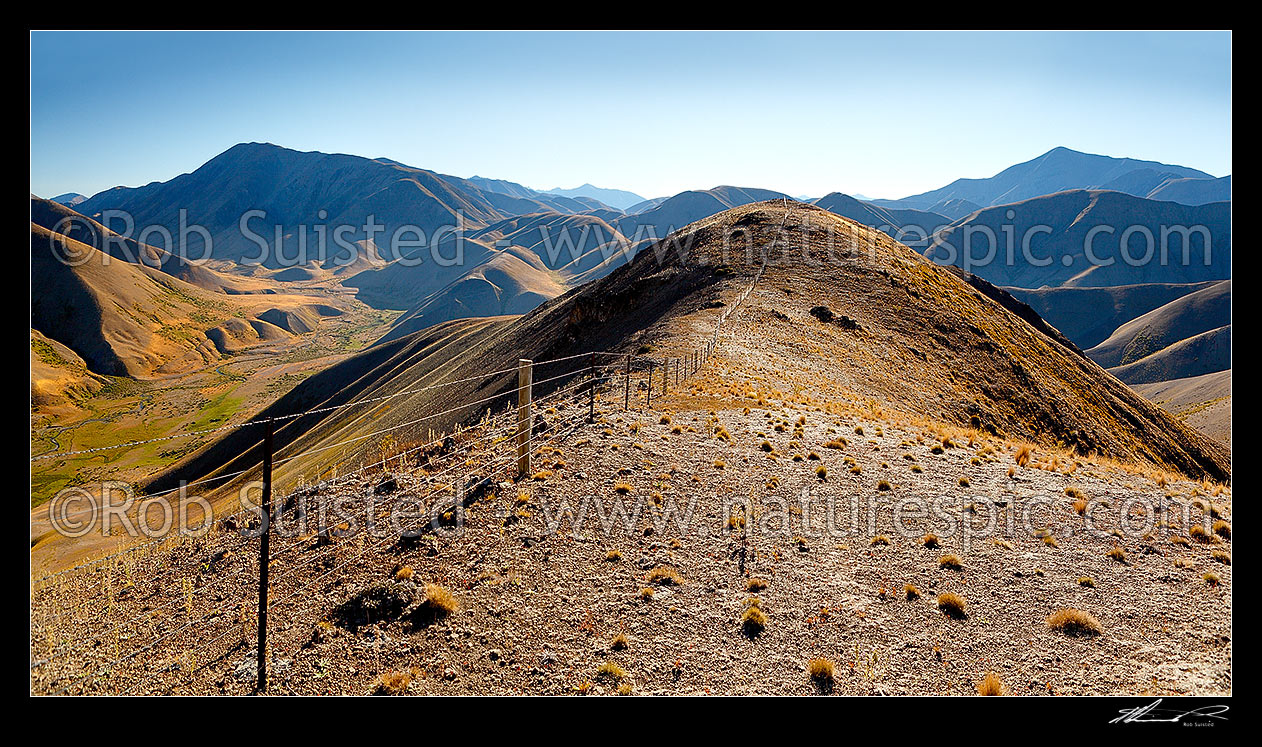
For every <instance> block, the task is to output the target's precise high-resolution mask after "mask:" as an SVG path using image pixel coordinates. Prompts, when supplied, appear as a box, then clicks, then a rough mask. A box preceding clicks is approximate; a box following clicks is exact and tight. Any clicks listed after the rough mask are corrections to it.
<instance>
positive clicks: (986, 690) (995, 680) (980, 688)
mask: <svg viewBox="0 0 1262 747" xmlns="http://www.w3.org/2000/svg"><path fill="white" fill-rule="evenodd" d="M1007 693H1008V689H1007V688H1006V687H1004V685H1003V680H1001V679H999V675H997V674H995V673H994V672H987V673H986V676H985V677H982V681H981V682H978V683H977V694H978V695H992V696H993V695H1007Z"/></svg>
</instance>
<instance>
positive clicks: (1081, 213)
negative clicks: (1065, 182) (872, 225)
mask: <svg viewBox="0 0 1262 747" xmlns="http://www.w3.org/2000/svg"><path fill="white" fill-rule="evenodd" d="M1128 232H1129V235H1128ZM1185 235H1186V236H1187V238H1186V239H1185ZM1123 236H1127V241H1128V242H1129V243H1128V247H1129V249H1128V254H1124V253H1123V252H1122V251H1121V249H1120V248H1119V245H1120V242H1121V238H1122V237H1123ZM1149 236H1150V237H1151V239H1152V242H1151V244H1149V243H1148V239H1147V238H1146V237H1149ZM1163 237H1164V247H1165V251H1164V252H1163V250H1162V247H1163ZM1027 241H1028V252H1027V251H1025V250H1024V249H1023V246H1024V245H1025V243H1026V242H1027ZM1185 241H1187V243H1188V246H1189V248H1188V249H1187V251H1186V254H1185V245H1184V242H1185ZM1207 244H1208V249H1209V251H1206V245H1207ZM1088 246H1090V251H1091V254H1090V255H1088V253H1087V251H1088ZM1149 249H1151V252H1149V251H1148V250H1149ZM925 256H926V257H929V258H930V259H932V260H933V261H935V262H938V263H941V264H954V265H957V266H960V267H963V268H964V269H966V270H969V271H971V272H973V273H974V274H977V275H981V276H982V277H984V278H986V279H987V280H989V281H990V282H992V283H995V284H996V285H1002V286H1018V287H1021V288H1040V287H1043V286H1049V287H1055V286H1060V285H1069V286H1080V287H1081V286H1095V287H1098V286H1110V285H1132V284H1138V283H1191V282H1200V281H1204V280H1226V279H1227V278H1228V277H1230V275H1231V204H1230V203H1226V202H1216V203H1212V204H1209V205H1199V206H1190V205H1179V204H1177V203H1173V202H1161V201H1158V200H1145V199H1143V198H1140V197H1134V196H1131V195H1127V194H1123V193H1121V192H1101V191H1086V190H1077V191H1071V192H1059V193H1057V194H1051V195H1046V196H1044V197H1037V198H1035V199H1031V200H1026V201H1024V202H1019V203H1014V204H1011V205H1001V206H999V207H992V208H987V209H985V210H982V211H980V212H977V213H974V214H972V215H970V216H969V217H967V218H965V219H964V220H962V221H958V222H956V223H955V224H953V225H952V226H951V227H950V228H947V229H945V230H943V231H942V232H940V233H939V234H938V235H936V236H934V237H933V242H932V244H931V246H930V247H929V249H927V250H926V251H925ZM1185 256H1186V260H1185ZM1128 257H1129V259H1128Z"/></svg>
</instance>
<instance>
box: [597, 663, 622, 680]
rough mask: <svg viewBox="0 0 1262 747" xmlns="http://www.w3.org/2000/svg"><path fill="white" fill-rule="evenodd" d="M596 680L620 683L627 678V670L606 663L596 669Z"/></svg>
mask: <svg viewBox="0 0 1262 747" xmlns="http://www.w3.org/2000/svg"><path fill="white" fill-rule="evenodd" d="M596 678H597V679H601V680H605V681H608V682H621V681H623V680H625V679H626V678H627V670H625V669H623V668H622V667H620V666H618V665H617V664H614V663H613V662H612V661H607V662H605V663H604V664H601V665H600V666H599V667H597V668H596Z"/></svg>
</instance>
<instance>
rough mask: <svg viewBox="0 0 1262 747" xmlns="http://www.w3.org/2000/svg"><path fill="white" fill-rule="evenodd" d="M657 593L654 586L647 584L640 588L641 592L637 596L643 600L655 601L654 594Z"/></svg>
mask: <svg viewBox="0 0 1262 747" xmlns="http://www.w3.org/2000/svg"><path fill="white" fill-rule="evenodd" d="M656 593H657V592H656V591H655V590H654V589H653V587H652V586H645V587H644V588H643V589H640V592H639V594H637V595H636V596H638V597H639V598H640V601H642V602H651V601H653V595H654V594H656Z"/></svg>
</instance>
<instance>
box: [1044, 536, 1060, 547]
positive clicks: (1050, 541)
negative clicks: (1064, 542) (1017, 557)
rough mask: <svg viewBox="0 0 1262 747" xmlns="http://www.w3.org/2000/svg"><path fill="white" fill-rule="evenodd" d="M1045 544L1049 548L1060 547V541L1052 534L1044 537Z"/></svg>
mask: <svg viewBox="0 0 1262 747" xmlns="http://www.w3.org/2000/svg"><path fill="white" fill-rule="evenodd" d="M1043 544H1045V545H1047V546H1048V547H1060V541H1059V540H1057V539H1056V538H1055V537H1053V536H1052V535H1050V534H1045V535H1043Z"/></svg>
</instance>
